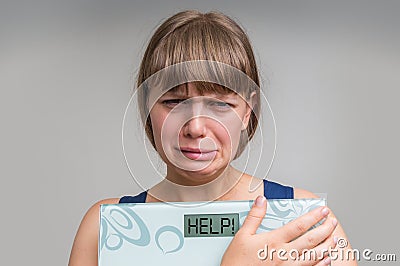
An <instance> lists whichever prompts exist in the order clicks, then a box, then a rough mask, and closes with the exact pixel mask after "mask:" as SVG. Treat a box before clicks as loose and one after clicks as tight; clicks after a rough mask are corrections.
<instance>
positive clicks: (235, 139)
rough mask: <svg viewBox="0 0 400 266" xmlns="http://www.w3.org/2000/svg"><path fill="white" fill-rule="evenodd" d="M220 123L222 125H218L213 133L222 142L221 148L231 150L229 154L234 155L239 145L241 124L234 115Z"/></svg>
mask: <svg viewBox="0 0 400 266" xmlns="http://www.w3.org/2000/svg"><path fill="white" fill-rule="evenodd" d="M221 123H222V124H223V125H222V124H219V125H218V126H217V127H216V128H215V130H214V132H216V134H217V138H218V139H219V140H220V141H221V142H222V144H223V146H224V147H225V148H226V149H229V150H232V151H229V152H231V153H233V154H235V153H236V150H237V147H238V145H239V140H240V133H241V128H242V122H241V120H240V119H238V117H237V116H236V115H235V117H232V118H231V119H224V120H223V121H221Z"/></svg>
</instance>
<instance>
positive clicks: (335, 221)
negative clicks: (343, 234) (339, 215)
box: [332, 218, 337, 226]
mask: <svg viewBox="0 0 400 266" xmlns="http://www.w3.org/2000/svg"><path fill="white" fill-rule="evenodd" d="M332 224H333V226H336V225H337V219H336V218H333V220H332Z"/></svg>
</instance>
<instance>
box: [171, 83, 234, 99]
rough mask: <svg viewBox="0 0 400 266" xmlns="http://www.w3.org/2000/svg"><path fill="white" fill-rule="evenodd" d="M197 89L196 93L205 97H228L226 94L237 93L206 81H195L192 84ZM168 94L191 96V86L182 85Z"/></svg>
mask: <svg viewBox="0 0 400 266" xmlns="http://www.w3.org/2000/svg"><path fill="white" fill-rule="evenodd" d="M190 83H191V84H193V85H194V86H195V88H196V91H197V92H198V93H199V94H200V95H201V96H204V95H205V94H208V93H211V94H217V95H226V94H233V93H235V92H234V91H233V90H231V89H229V88H227V87H224V86H221V85H219V84H215V83H211V82H205V81H193V82H190ZM168 92H172V93H173V94H174V95H177V96H188V95H189V86H188V83H184V84H181V85H179V86H176V87H174V88H172V89H170V90H169V91H168Z"/></svg>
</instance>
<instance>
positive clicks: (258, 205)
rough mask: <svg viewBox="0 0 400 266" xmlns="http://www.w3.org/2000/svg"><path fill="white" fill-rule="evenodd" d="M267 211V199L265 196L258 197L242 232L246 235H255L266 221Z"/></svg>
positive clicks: (241, 229)
mask: <svg viewBox="0 0 400 266" xmlns="http://www.w3.org/2000/svg"><path fill="white" fill-rule="evenodd" d="M266 211H267V199H266V198H265V197H264V196H258V197H257V198H256V200H255V201H254V203H253V206H252V207H251V209H250V211H249V214H248V215H247V217H246V219H245V220H244V222H243V225H242V227H241V228H240V231H241V232H242V233H244V234H248V235H254V234H255V233H256V231H257V229H258V227H259V226H260V224H261V222H262V220H263V219H264V216H265V212H266Z"/></svg>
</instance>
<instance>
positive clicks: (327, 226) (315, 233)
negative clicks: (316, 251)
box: [289, 217, 338, 250]
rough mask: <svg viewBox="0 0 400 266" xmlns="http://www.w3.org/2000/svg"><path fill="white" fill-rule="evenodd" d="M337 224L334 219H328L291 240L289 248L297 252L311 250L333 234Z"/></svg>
mask: <svg viewBox="0 0 400 266" xmlns="http://www.w3.org/2000/svg"><path fill="white" fill-rule="evenodd" d="M337 224H338V222H337V220H336V218H332V217H328V218H327V219H326V220H325V221H324V223H323V224H322V225H320V226H318V227H316V228H314V229H312V230H311V231H308V232H307V233H305V234H304V235H302V236H300V237H299V238H297V239H296V240H293V241H292V242H291V243H290V244H289V246H290V247H291V248H294V249H297V250H303V249H312V248H314V247H316V246H318V245H319V244H320V243H321V242H323V241H324V240H325V239H327V238H328V237H329V236H330V235H331V234H332V233H333V230H335V228H336V226H337Z"/></svg>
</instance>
